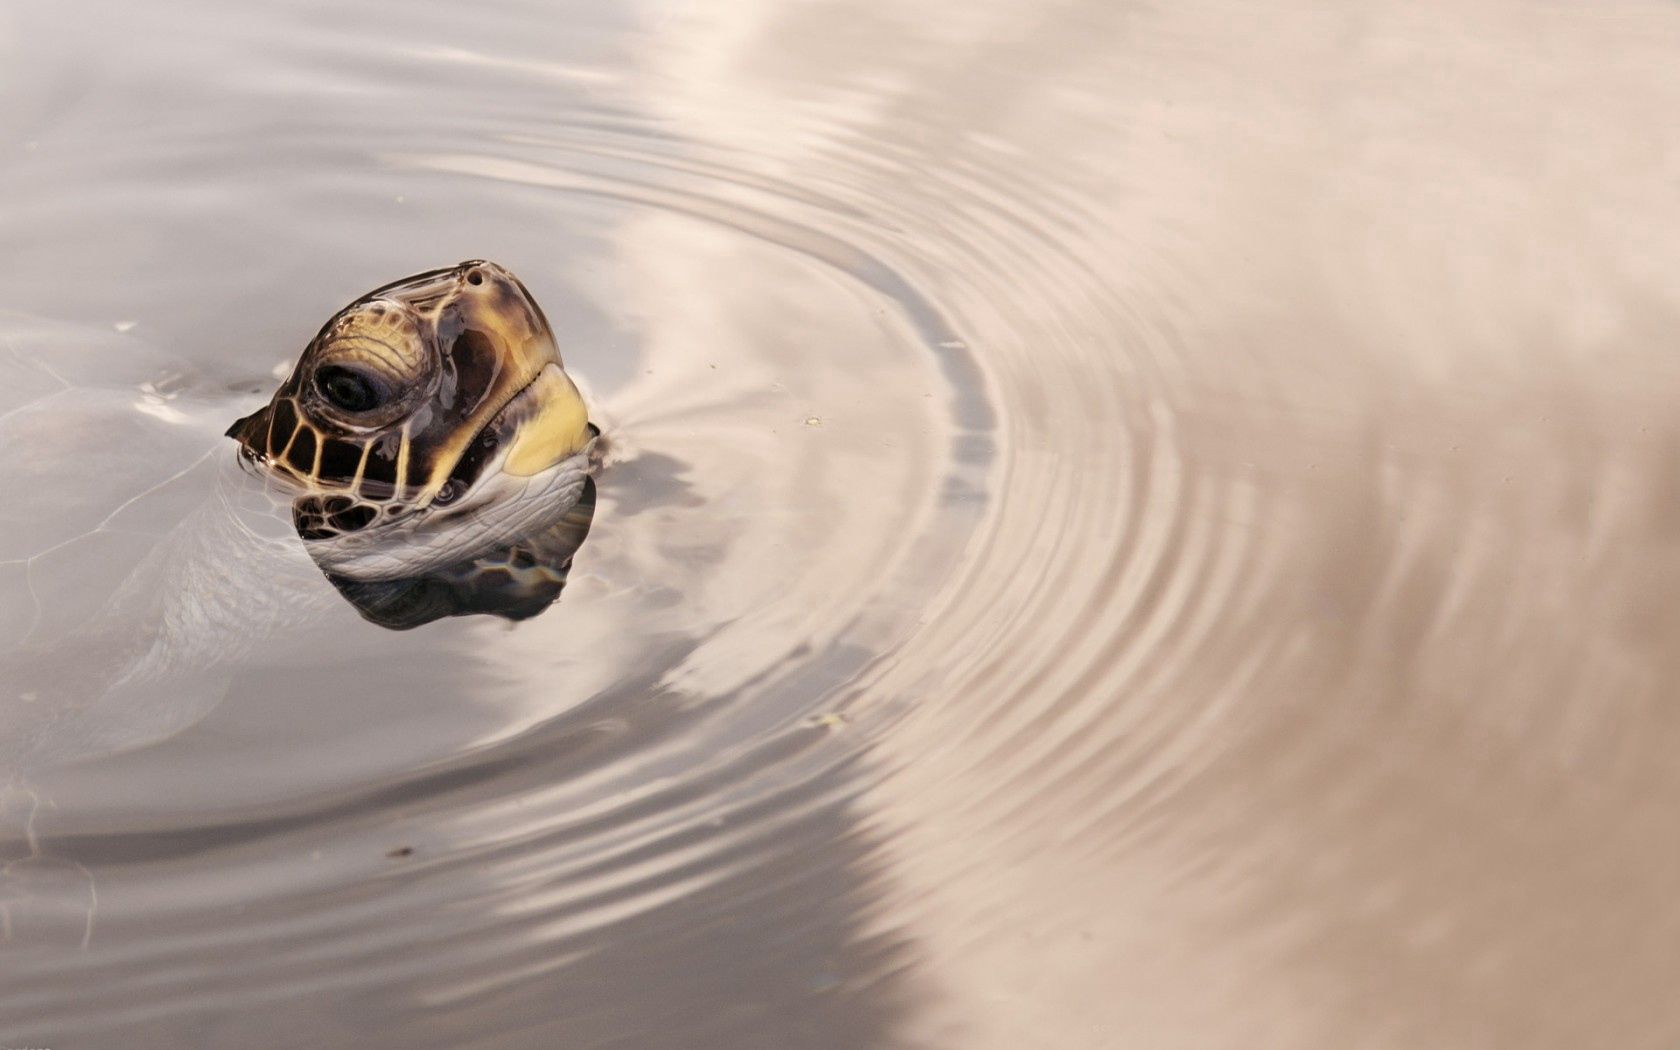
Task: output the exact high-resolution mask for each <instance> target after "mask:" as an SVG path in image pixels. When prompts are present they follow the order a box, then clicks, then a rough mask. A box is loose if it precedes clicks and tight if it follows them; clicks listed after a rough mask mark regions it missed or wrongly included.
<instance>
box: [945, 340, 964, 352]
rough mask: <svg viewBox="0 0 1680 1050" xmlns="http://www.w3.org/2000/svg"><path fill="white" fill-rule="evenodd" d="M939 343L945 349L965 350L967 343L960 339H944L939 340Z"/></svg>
mask: <svg viewBox="0 0 1680 1050" xmlns="http://www.w3.org/2000/svg"><path fill="white" fill-rule="evenodd" d="M939 345H940V346H942V347H944V348H945V349H946V350H966V349H968V344H967V343H965V342H963V341H962V340H961V339H946V340H945V341H944V342H941V343H940V344H939Z"/></svg>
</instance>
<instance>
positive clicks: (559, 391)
mask: <svg viewBox="0 0 1680 1050" xmlns="http://www.w3.org/2000/svg"><path fill="white" fill-rule="evenodd" d="M519 400H520V402H528V403H529V405H530V406H531V407H530V409H529V410H528V411H530V412H531V413H532V414H531V416H530V418H529V419H527V420H526V421H525V422H524V423H523V424H521V425H520V426H519V428H518V430H517V432H516V433H515V435H514V439H513V444H512V445H511V446H509V448H508V454H507V459H505V460H504V461H503V462H502V471H503V473H507V474H512V475H514V476H516V477H522V478H528V477H532V476H533V475H536V474H540V473H542V472H543V471H545V470H547V469H548V468H549V467H552V466H554V464H556V463H558V462H560V461H561V460H563V459H565V458H567V457H568V456H573V455H576V454H577V453H578V452H579V451H581V450H582V449H583V447H584V446H585V445H587V444H588V443H589V438H590V434H589V413H588V411H587V410H586V409H585V408H584V407H583V398H582V397H580V396H578V392H577V387H576V386H574V385H573V384H572V380H571V377H569V376H567V375H566V373H565V372H562V371H561V370H560V367H559V366H558V365H552V364H551V365H548V366H547V367H545V368H544V369H543V370H542V372H541V373H540V374H538V376H537V378H536V379H535V380H533V381H532V383H531V386H530V388H529V389H527V390H526V391H525V393H523V394H521V395H520V397H519ZM521 407H523V406H521Z"/></svg>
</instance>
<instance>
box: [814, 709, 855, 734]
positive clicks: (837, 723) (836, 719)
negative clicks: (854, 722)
mask: <svg viewBox="0 0 1680 1050" xmlns="http://www.w3.org/2000/svg"><path fill="white" fill-rule="evenodd" d="M806 721H807V722H808V723H810V724H811V725H812V726H815V727H816V728H818V729H835V730H838V729H844V728H845V727H846V716H845V715H843V714H841V713H840V712H838V711H827V712H824V713H823V714H820V715H812V716H811V717H810V718H808V719H806Z"/></svg>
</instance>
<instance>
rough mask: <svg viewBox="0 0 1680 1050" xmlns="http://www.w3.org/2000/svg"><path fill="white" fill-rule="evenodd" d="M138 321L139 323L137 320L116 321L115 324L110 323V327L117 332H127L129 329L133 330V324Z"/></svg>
mask: <svg viewBox="0 0 1680 1050" xmlns="http://www.w3.org/2000/svg"><path fill="white" fill-rule="evenodd" d="M139 323H140V322H139V321H118V322H117V323H116V324H114V325H112V326H111V327H112V328H115V329H116V330H117V331H119V332H129V331H133V330H134V326H135V325H137V324H139Z"/></svg>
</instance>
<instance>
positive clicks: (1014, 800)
mask: <svg viewBox="0 0 1680 1050" xmlns="http://www.w3.org/2000/svg"><path fill="white" fill-rule="evenodd" d="M136 6H137V5H136ZM0 40H3V41H4V53H5V58H6V61H5V62H4V63H3V65H0V69H3V70H4V72H3V73H0V76H3V77H4V84H5V89H4V92H3V94H0V100H3V101H0V121H3V124H0V127H3V128H4V147H3V150H4V152H3V159H0V193H3V194H4V198H5V199H6V200H7V201H8V202H10V203H9V206H8V207H7V208H6V209H4V210H3V211H0V242H3V243H5V244H6V245H7V246H8V248H9V250H8V251H6V252H4V253H0V277H3V280H0V290H3V291H0V305H3V306H5V307H7V308H9V309H12V310H20V311H24V312H27V313H29V314H32V315H35V316H38V317H46V318H51V319H54V320H55V321H57V322H62V323H68V324H72V325H81V326H84V327H85V328H86V329H87V330H88V331H89V332H92V331H94V330H99V331H101V332H103V333H105V334H106V335H107V336H108V335H109V333H110V329H111V326H113V325H115V324H119V323H121V324H124V325H126V324H127V323H128V322H131V321H132V322H134V325H133V328H132V330H131V331H129V332H128V337H130V338H132V339H133V340H134V341H135V342H136V343H137V344H145V345H150V346H153V347H160V348H165V349H167V350H168V351H169V352H171V353H173V354H175V355H177V356H178V357H180V358H181V359H183V360H184V361H186V362H187V364H186V365H184V366H183V368H184V369H185V372H184V375H185V376H186V378H184V379H182V380H181V382H183V383H185V384H188V385H189V386H190V387H191V388H192V389H194V390H198V391H200V392H211V391H220V392H221V393H220V394H219V395H217V396H221V397H223V398H225V399H226V400H227V403H228V411H227V418H229V419H231V418H233V416H234V415H236V414H238V412H239V411H242V410H245V409H247V408H248V406H249V404H251V403H252V400H253V399H252V395H251V394H249V393H240V394H230V393H227V391H230V390H239V391H247V390H254V389H255V387H254V386H253V385H252V384H253V383H257V384H258V385H260V383H261V382H268V380H267V378H266V377H267V376H268V374H269V371H270V369H271V368H272V367H273V366H274V365H275V363H276V362H278V361H279V360H280V359H282V358H284V357H286V356H288V355H290V354H294V353H295V352H296V351H297V349H298V348H299V347H300V346H301V345H302V343H303V342H304V341H305V340H306V339H307V338H308V337H309V335H310V334H312V332H313V330H314V327H315V326H316V325H318V324H319V323H320V321H321V320H322V319H323V318H324V317H325V316H326V315H327V314H328V313H330V312H331V311H332V310H333V309H334V308H336V307H337V306H338V305H340V304H341V303H342V302H343V301H345V300H347V299H348V298H350V297H351V296H353V295H355V294H357V293H359V292H361V291H363V290H365V289H366V288H367V287H369V286H371V285H373V284H376V283H379V282H381V281H384V280H389V279H391V278H394V277H397V276H400V275H401V274H403V273H406V272H409V271H411V270H414V269H418V268H422V267H426V266H434V265H443V264H447V263H450V262H453V261H455V260H457V259H460V258H466V257H470V256H480V255H482V256H486V257H491V258H495V259H497V260H499V261H501V262H503V263H505V264H507V265H508V266H510V267H511V268H512V269H514V270H515V271H516V272H518V273H519V274H520V275H521V276H522V277H523V278H524V280H525V281H526V283H527V284H528V285H529V286H530V287H531V289H532V291H533V292H534V293H535V294H536V295H537V297H538V298H539V300H541V301H542V302H543V304H544V306H545V308H546V310H547V312H548V314H549V317H550V319H551V320H552V321H553V322H554V325H555V328H556V330H557V331H558V333H559V335H560V340H561V345H562V349H563V350H564V352H565V354H566V359H567V365H568V367H569V368H570V369H571V371H572V372H573V373H574V374H577V375H579V376H580V377H582V378H583V379H584V380H586V381H587V382H588V383H589V388H590V397H591V399H592V401H593V403H594V404H595V406H596V409H597V411H596V417H597V419H598V420H599V421H600V422H602V423H603V425H604V426H605V427H606V428H607V429H608V431H609V433H611V434H613V435H614V436H615V437H616V438H617V439H618V440H619V441H620V442H621V447H622V448H623V450H624V453H625V455H624V460H623V462H621V463H619V464H618V465H617V466H616V467H614V468H613V469H612V470H610V471H609V472H608V473H607V474H606V475H605V476H604V477H603V478H602V479H601V485H600V505H599V509H598V511H597V513H596V517H595V521H594V528H593V531H592V532H591V534H590V538H589V540H588V543H587V544H586V546H585V547H584V549H583V550H582V551H581V552H580V553H579V555H578V558H577V565H576V569H575V571H574V574H573V577H572V583H571V585H570V586H569V588H568V590H567V592H566V595H565V597H564V599H563V600H562V601H561V603H560V604H559V605H558V606H557V607H556V608H554V609H553V610H551V611H549V612H548V613H546V614H545V615H544V616H542V617H540V618H538V619H537V620H534V621H531V622H529V623H527V624H525V625H521V626H518V627H515V628H508V627H506V626H505V625H501V624H498V623H494V622H491V621H486V620H482V619H480V620H455V621H446V622H441V623H438V624H434V625H431V626H428V627H425V628H421V629H419V630H417V631H414V632H409V633H406V634H390V633H385V632H381V631H379V630H377V629H376V628H373V627H371V626H368V625H366V624H363V623H362V622H361V621H360V620H359V619H357V618H356V616H355V613H354V611H353V610H351V609H349V608H348V607H347V606H345V605H344V604H343V603H342V602H336V600H335V599H334V597H333V596H332V595H331V594H330V592H323V595H324V597H323V598H322V602H321V604H319V605H313V606H310V608H312V609H315V610H317V612H315V613H313V614H312V615H313V616H314V617H315V620H314V621H312V622H311V623H309V624H307V625H296V624H294V625H291V626H282V627H280V628H277V629H276V630H275V632H274V633H272V634H270V635H265V636H264V638H262V639H261V640H260V641H253V642H251V643H250V644H248V645H243V646H232V647H231V648H229V649H228V650H227V655H226V657H225V659H226V663H225V665H222V666H219V667H218V669H216V670H215V671H214V674H212V673H211V672H210V671H208V670H206V671H205V677H204V678H203V679H202V680H197V679H195V680H194V681H195V682H196V684H195V686H194V688H196V689H199V690H200V691H201V692H202V695H203V696H206V697H209V698H211V699H212V700H213V701H215V703H214V705H213V706H214V710H213V711H211V712H210V714H209V715H208V717H206V718H204V719H203V720H202V721H199V722H197V723H196V724H194V725H192V726H191V727H190V728H187V729H186V730H184V731H183V732H180V733H178V734H175V735H172V736H168V737H167V738H166V739H164V740H162V741H161V742H158V743H155V744H152V745H151V746H148V747H145V748H142V749H140V750H134V751H129V752H126V753H123V754H120V755H117V756H114V757H108V758H104V759H100V760H95V761H91V762H84V763H82V764H78V765H74V766H69V767H64V768H62V769H57V770H51V771H45V772H40V773H32V774H31V775H30V777H29V778H28V780H27V788H28V791H27V792H26V791H24V789H23V788H22V787H17V786H14V788H13V789H12V790H11V792H10V794H9V795H7V797H6V807H5V809H4V813H3V814H0V815H3V816H4V818H5V822H4V825H3V830H0V835H4V836H5V837H6V844H7V849H8V852H7V856H8V857H9V858H12V859H13V865H12V867H11V868H10V869H8V873H7V882H6V883H5V884H4V886H5V891H6V892H5V903H7V905H8V907H9V909H10V915H11V917H12V919H13V920H14V929H13V937H12V939H11V940H10V941H9V942H7V943H6V945H5V946H4V947H0V972H3V981H0V1045H5V1046H35V1045H42V1046H51V1047H53V1048H55V1050H68V1048H75V1047H105V1046H122V1047H125V1048H132V1047H153V1046H158V1047H161V1046H215V1047H247V1046H249V1047H266V1046H280V1045H311V1046H376V1047H387V1046H389V1047H398V1046H401V1047H426V1046H438V1047H469V1046H470V1047H550V1046H565V1047H569V1048H571V1047H626V1048H629V1047H634V1048H644V1047H650V1048H657V1047H673V1048H675V1047H683V1048H698V1047H708V1048H710V1047H718V1048H724V1047H728V1048H747V1047H763V1048H791V1047H834V1048H853V1047H883V1048H886V1047H906V1048H909V1047H918V1048H933V1047H938V1048H947V1047H950V1048H1008V1050H1016V1048H1028V1047H1046V1048H1058V1050H1062V1048H1075V1047H1078V1048H1084V1047H1091V1048H1108V1047H1149V1048H1179V1047H1182V1048H1197V1050H1201V1048H1212V1047H1232V1048H1235V1047H1244V1048H1247V1047H1256V1046H1265V1047H1274V1046H1275V1047H1310V1048H1326V1050H1330V1048H1334V1050H1344V1048H1352V1047H1371V1048H1401V1047H1405V1048H1411V1047H1419V1046H1429V1047H1465V1048H1482V1047H1521V1048H1525V1050H1526V1048H1536V1047H1559V1048H1565V1047H1567V1048H1575V1047H1583V1046H1604V1047H1612V1046H1613V1047H1618V1048H1645V1047H1649V1048H1652V1050H1656V1048H1664V1047H1672V1046H1674V1045H1675V1044H1676V1042H1677V1041H1680V1000H1677V999H1676V997H1675V996H1674V995H1673V992H1672V989H1673V987H1674V986H1675V984H1676V983H1677V982H1680V903H1677V902H1676V887H1680V837H1677V836H1676V834H1675V814H1676V813H1677V812H1680V763H1677V762H1676V760H1675V757H1674V756H1675V755H1676V754H1680V710H1677V709H1676V707H1675V704H1674V703H1673V697H1674V684H1673V683H1674V681H1675V679H1676V672H1677V671H1680V666H1677V665H1680V656H1677V653H1680V647H1677V646H1676V644H1675V643H1676V641H1677V640H1680V604H1677V603H1676V602H1675V600H1674V599H1675V595H1676V593H1677V589H1680V512H1677V507H1680V503H1677V500H1680V483H1677V479H1680V423H1677V422H1676V416H1675V413H1674V411H1673V406H1674V405H1675V404H1676V402H1677V398H1680V365H1677V364H1676V361H1677V360H1680V359H1677V358H1676V357H1675V355H1674V354H1673V353H1672V351H1671V344H1672V343H1673V340H1674V337H1673V330H1674V328H1675V326H1676V323H1677V321H1680V292H1677V291H1676V284H1675V279H1674V275H1675V274H1676V273H1680V146H1677V145H1676V141H1675V137H1674V135H1673V133H1672V132H1671V130H1670V126H1671V125H1672V124H1673V115H1674V114H1675V113H1680V61H1676V56H1680V8H1677V7H1675V6H1674V5H1672V4H1664V3H1639V2H1619V0H1618V2H1609V3H1602V4H1594V5H1563V4H1542V3H1514V2H1513V3H1505V2H1501V0H1477V2H1474V3H1468V4H1465V3H1460V4H1423V5H1416V4H1412V5H1408V4H1389V3H1358V4H1340V5H1337V4H1306V3H1296V2H1293V0H1284V2H1282V3H1277V4H1271V5H1264V6H1255V5H1243V4H1235V3H1226V4H1221V3H1206V2H1196V3H1178V4H1162V5H1153V6H1150V5H1129V4H1119V3H1113V2H1109V0H1069V2H1065V3H1034V4H1026V3H993V2H990V0H970V2H966V3H927V4H919V5H905V4H892V3H885V2H875V0H845V2H832V3H829V2H812V3H804V4H797V5H789V4H771V3H757V2H747V0H738V2H734V3H730V4H719V5H707V6H700V5H681V4H657V3H654V4H645V5H625V6H618V5H606V4H600V3H594V2H590V3H569V4H561V5H547V4H544V5H538V4H518V3H497V4H492V5H489V6H487V7H483V8H477V7H474V8H468V7H465V6H462V5H448V6H444V5H435V6H434V5H420V6H418V7H415V6H412V5H405V6H403V7H401V8H397V7H395V6H390V5H376V6H370V7H361V8H356V9H354V10H341V9H340V8H339V7H338V6H337V5H327V4H322V3H315V4H310V3H299V4H285V5H282V4H277V3H276V4H268V5H264V6H263V7H261V8H260V9H245V8H244V7H243V6H242V7H241V8H240V9H238V10H235V9H234V8H232V7H230V6H227V5H217V4H210V3H208V2H198V3H192V2H183V0H172V2H170V3H168V4H157V5H147V6H146V8H145V9H144V10H143V11H140V10H135V9H132V8H131V7H130V6H115V5H113V6H109V7H107V6H105V5H97V4H91V3H66V4H58V5H37V6H36V7H32V8H27V9H26V8H17V9H15V10H12V11H10V12H8V13H7V14H6V15H5V16H3V20H0ZM0 335H5V336H7V338H8V342H7V345H8V346H9V347H11V348H12V349H13V350H15V351H16V352H17V353H19V354H21V355H25V356H27V355H29V354H30V353H31V344H30V343H29V341H28V339H27V338H26V333H24V332H23V331H22V330H21V329H20V330H18V331H8V332H3V333H0ZM204 396H205V397H209V396H211V395H210V394H209V393H204ZM206 447H210V446H206ZM4 451H5V458H6V459H7V461H8V462H15V461H16V459H17V457H18V456H20V455H24V456H27V455H29V454H30V452H29V450H27V449H16V448H7V449H5V450H4ZM227 451H228V453H229V454H230V455H231V446H229V447H228V449H227ZM5 469H8V470H9V469H13V468H5ZM205 491H206V492H208V491H209V489H208V488H206V489H205ZM20 495H21V498H25V499H28V498H32V494H30V493H22V494H20V493H18V492H15V491H14V492H13V493H12V494H11V498H12V499H14V500H15V499H18V498H20ZM113 498H115V497H113ZM35 568H36V569H37V570H38V571H39V572H44V573H47V576H45V577H41V578H43V579H51V578H52V577H51V572H50V571H49V570H50V569H51V566H50V565H48V564H46V563H41V564H39V565H37V566H35ZM60 571H62V570H60ZM321 586H322V587H323V588H324V587H325V586H326V585H325V584H324V583H322V584H321ZM209 597H212V596H206V595H194V600H195V601H198V600H203V601H208V600H209ZM316 597H322V596H317V595H308V596H304V597H303V598H299V599H297V600H298V601H304V600H309V601H313V600H314V599H315V598H316ZM291 600H292V599H291V598H288V599H287V601H291ZM75 659H76V655H75V653H73V652H64V653H63V654H62V660H63V661H64V665H65V666H66V667H67V668H68V667H69V666H70V665H71V664H72V663H73V662H74V661H75ZM4 675H5V667H4V665H3V664H0V688H3V686H4V682H5V678H4ZM25 828H32V829H33V831H34V832H35V840H36V845H37V847H38V849H37V854H38V855H37V856H35V857H32V858H28V859H24V858H25V857H26V856H27V854H28V853H29V841H28V839H27V837H26V836H25V834H24V829H25ZM405 850H406V851H409V852H404V851H405Z"/></svg>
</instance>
